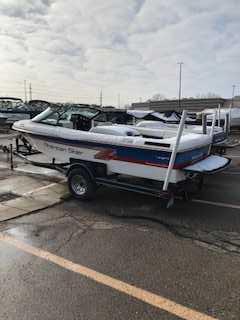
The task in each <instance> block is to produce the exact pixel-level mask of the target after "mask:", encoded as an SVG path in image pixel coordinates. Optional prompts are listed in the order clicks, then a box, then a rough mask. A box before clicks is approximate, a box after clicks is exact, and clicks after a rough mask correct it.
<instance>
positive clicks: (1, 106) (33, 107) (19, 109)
mask: <svg viewBox="0 0 240 320" xmlns="http://www.w3.org/2000/svg"><path fill="white" fill-rule="evenodd" d="M38 101H39V100H31V101H29V102H28V103H25V102H23V100H22V99H20V98H16V97H0V118H2V119H4V118H5V119H6V120H5V121H4V120H2V121H4V123H6V124H9V125H12V124H13V123H14V122H15V121H17V120H23V119H32V118H34V117H35V116H36V115H37V114H39V113H40V112H42V111H43V110H45V109H46V107H47V106H49V105H50V103H48V102H45V106H43V107H39V105H37V102H38ZM46 104H47V105H46Z"/></svg>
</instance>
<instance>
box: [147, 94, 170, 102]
mask: <svg viewBox="0 0 240 320" xmlns="http://www.w3.org/2000/svg"><path fill="white" fill-rule="evenodd" d="M161 100H166V97H165V96H164V95H163V94H161V93H156V94H154V95H153V96H152V98H151V99H149V100H148V101H161Z"/></svg>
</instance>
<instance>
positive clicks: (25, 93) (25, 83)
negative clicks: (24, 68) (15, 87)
mask: <svg viewBox="0 0 240 320" xmlns="http://www.w3.org/2000/svg"><path fill="white" fill-rule="evenodd" d="M24 97H25V102H27V82H26V80H24Z"/></svg>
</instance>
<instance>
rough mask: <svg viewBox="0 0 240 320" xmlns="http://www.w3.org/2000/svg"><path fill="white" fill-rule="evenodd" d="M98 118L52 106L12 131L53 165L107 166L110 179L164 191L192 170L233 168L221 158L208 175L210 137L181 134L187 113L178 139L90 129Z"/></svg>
mask: <svg viewBox="0 0 240 320" xmlns="http://www.w3.org/2000/svg"><path fill="white" fill-rule="evenodd" d="M100 114H101V110H98V109H97V108H93V107H90V106H84V105H81V106H76V105H75V106H71V105H68V106H66V105H55V106H53V105H52V106H51V107H49V108H48V109H46V110H45V111H44V112H42V113H41V114H39V115H37V116H36V117H35V118H33V119H29V120H21V121H17V122H15V123H14V125H13V129H14V130H16V131H18V132H20V133H21V134H22V135H24V136H25V137H26V138H27V140H28V141H30V143H31V144H32V145H33V146H35V148H36V149H37V150H39V151H40V152H42V153H44V154H45V155H47V156H48V157H49V158H51V159H54V162H62V163H70V164H71V163H74V162H75V161H84V162H86V163H88V164H89V163H91V164H93V165H94V167H95V168H98V167H99V166H100V167H101V165H104V166H105V169H106V176H111V175H113V174H122V175H129V176H133V177H138V178H145V179H151V180H155V181H162V182H164V185H165V187H164V188H165V189H167V188H168V184H169V183H173V184H176V183H178V182H181V181H184V180H186V179H188V178H189V173H188V172H187V171H188V167H191V170H190V171H191V172H193V171H194V165H199V164H200V163H201V164H202V168H201V170H202V171H201V172H203V171H204V172H215V171H218V170H222V169H223V168H225V167H226V166H227V165H228V164H229V159H226V158H223V157H217V158H215V160H214V164H213V163H212V162H213V160H211V161H210V162H211V166H210V169H209V167H208V164H207V163H208V162H209V159H213V158H211V157H212V156H210V147H211V143H212V137H211V136H210V135H207V134H206V135H203V134H202V135H200V134H196V133H189V132H183V127H184V121H185V119H186V113H184V117H182V119H181V122H180V125H179V130H178V132H177V133H176V130H165V129H161V128H159V129H158V131H159V132H160V133H161V138H160V137H157V138H146V137H144V136H142V135H141V133H140V132H139V131H138V130H137V129H136V127H132V126H126V125H116V126H113V125H107V124H106V123H105V124H104V125H102V126H92V121H93V120H92V119H93V118H96V115H100ZM202 161H203V162H202ZM204 163H206V166H204V165H203V164H204ZM200 167H201V166H200ZM196 168H197V167H196ZM196 170H197V171H196V172H199V169H196Z"/></svg>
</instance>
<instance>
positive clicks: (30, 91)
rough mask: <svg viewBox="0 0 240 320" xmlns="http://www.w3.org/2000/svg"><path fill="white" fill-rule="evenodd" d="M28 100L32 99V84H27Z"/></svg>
mask: <svg viewBox="0 0 240 320" xmlns="http://www.w3.org/2000/svg"><path fill="white" fill-rule="evenodd" d="M29 100H32V84H31V83H30V84H29Z"/></svg>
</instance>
